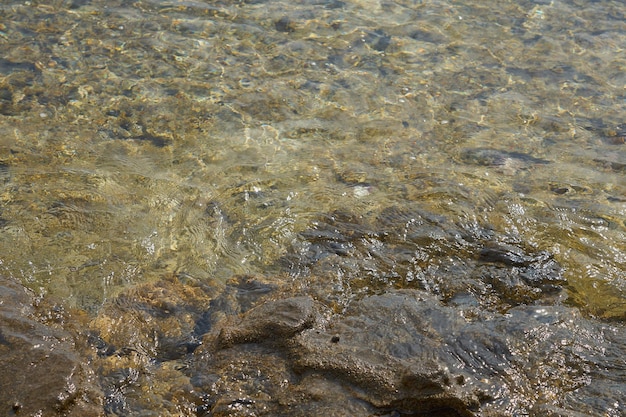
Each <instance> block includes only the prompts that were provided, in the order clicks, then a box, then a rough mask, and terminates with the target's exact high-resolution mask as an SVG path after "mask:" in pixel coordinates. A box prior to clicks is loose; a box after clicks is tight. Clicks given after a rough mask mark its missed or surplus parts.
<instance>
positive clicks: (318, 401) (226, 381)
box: [188, 290, 626, 416]
mask: <svg viewBox="0 0 626 417" xmlns="http://www.w3.org/2000/svg"><path fill="white" fill-rule="evenodd" d="M315 310H317V312H315ZM465 313H466V314H464V311H462V310H459V309H458V308H455V307H449V306H445V305H443V304H442V303H441V302H440V301H439V300H438V299H437V298H436V297H434V296H432V295H430V294H428V293H426V292H423V291H419V290H399V291H391V292H388V293H384V294H381V295H374V296H369V297H365V298H363V299H362V300H360V301H355V302H353V303H352V304H351V306H350V307H349V308H348V309H347V310H346V311H345V313H344V314H342V315H336V316H334V317H332V318H330V319H328V317H329V315H328V314H329V312H328V311H327V310H326V309H324V308H323V307H322V306H321V305H320V304H318V303H315V302H314V301H313V300H312V299H311V298H309V297H292V298H288V299H283V300H278V301H267V302H265V303H262V304H261V305H260V306H258V307H256V308H253V309H251V310H249V311H248V312H247V313H244V314H242V315H240V316H239V318H233V317H231V318H229V319H227V320H224V321H222V322H220V323H218V324H217V325H216V326H215V328H214V329H213V331H212V332H209V333H207V335H205V337H204V345H203V346H201V347H200V348H199V349H198V350H197V351H196V352H194V355H193V358H192V360H191V361H190V368H189V369H188V372H189V373H190V375H192V376H191V382H192V383H193V384H194V386H195V387H196V389H197V390H198V391H200V392H205V393H206V395H205V396H204V397H203V404H202V405H201V406H200V408H199V410H200V415H211V416H213V415H217V416H226V415H232V413H233V412H235V413H236V414H237V415H250V416H252V415H278V414H280V415H292V416H301V415H311V413H313V414H316V415H319V414H323V413H328V414H330V415H335V416H349V415H429V416H474V415H476V416H506V415H512V414H511V413H513V414H520V415H533V416H546V415H547V416H566V415H576V414H577V413H579V412H583V413H584V412H586V413H588V414H589V415H600V414H594V413H595V411H597V410H594V409H590V408H589V403H590V402H594V401H595V402H597V403H598V404H597V406H598V410H601V409H602V410H610V409H611V407H612V406H611V404H612V403H614V404H619V403H620V401H621V400H620V398H621V397H622V396H623V395H624V393H626V390H625V388H624V387H621V386H620V385H619V384H616V382H617V381H619V378H623V377H624V371H623V369H621V368H620V365H619V363H616V362H615V360H616V358H619V356H615V355H613V356H612V359H610V360H607V359H602V358H601V355H602V352H603V350H604V349H605V348H604V347H602V346H604V345H605V344H608V346H611V348H612V349H617V350H622V351H623V350H624V345H623V342H624V340H623V339H624V335H623V334H621V333H620V329H619V328H614V327H609V326H606V327H605V326H597V325H595V324H592V322H590V321H587V320H585V319H584V318H583V317H581V316H580V315H579V313H578V312H577V310H575V309H572V308H569V307H563V306H519V307H515V308H513V309H511V310H510V311H509V312H508V313H507V314H506V315H504V314H498V313H489V312H486V313H484V312H481V311H472V312H471V314H469V313H470V312H469V311H465ZM621 331H623V329H621ZM598 340H601V341H602V342H603V343H602V344H598ZM620 343H621V345H620ZM618 361H619V359H618ZM603 362H605V365H607V366H608V367H607V368H605V369H603V367H601V366H598V364H599V363H603ZM596 379H597V381H596ZM591 381H594V383H593V384H592V383H591ZM599 392H604V398H602V399H594V397H595V396H597V395H598V393H599ZM607 392H608V393H610V395H609V396H608V397H607V395H606V393H607ZM582 410H584V411H582ZM616 412H617V411H616ZM608 415H615V416H617V415H619V414H610V413H609V414H608Z"/></svg>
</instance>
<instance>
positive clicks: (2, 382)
mask: <svg viewBox="0 0 626 417" xmlns="http://www.w3.org/2000/svg"><path fill="white" fill-rule="evenodd" d="M34 304H35V300H34V298H33V296H32V294H30V293H29V292H28V291H27V290H26V289H25V288H24V287H22V286H21V285H20V284H17V283H15V282H13V281H11V280H8V279H5V278H2V277H0V369H1V372H0V414H1V415H5V416H10V415H17V416H38V417H46V416H77V417H78V416H81V417H83V416H84V417H92V416H93V417H95V416H100V415H104V412H103V409H102V393H101V392H100V390H99V389H98V386H97V383H96V382H95V375H94V373H93V371H92V370H91V369H90V368H89V366H88V365H87V364H86V363H85V362H84V360H83V358H81V356H80V355H79V353H78V352H77V350H76V347H75V344H74V339H73V337H72V335H71V334H70V333H68V332H67V331H64V330H62V329H59V328H57V327H55V326H48V325H45V324H43V323H41V322H40V321H39V320H37V319H36V318H35V317H34V316H35V312H34V308H33V305H34Z"/></svg>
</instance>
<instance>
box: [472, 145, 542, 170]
mask: <svg viewBox="0 0 626 417" xmlns="http://www.w3.org/2000/svg"><path fill="white" fill-rule="evenodd" d="M460 159H461V161H463V162H465V163H468V164H472V165H484V166H508V165H514V166H516V167H518V168H523V167H528V166H529V165H531V164H547V163H550V161H548V160H546V159H541V158H536V157H534V156H532V155H529V154H527V153H523V152H509V151H502V150H499V149H493V148H469V149H464V150H463V151H462V152H461V155H460Z"/></svg>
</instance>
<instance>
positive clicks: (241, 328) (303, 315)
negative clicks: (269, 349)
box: [219, 297, 316, 347]
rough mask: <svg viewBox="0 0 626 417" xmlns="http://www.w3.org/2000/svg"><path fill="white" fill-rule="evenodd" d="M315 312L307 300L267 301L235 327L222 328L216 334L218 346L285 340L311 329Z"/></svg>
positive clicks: (296, 298)
mask: <svg viewBox="0 0 626 417" xmlns="http://www.w3.org/2000/svg"><path fill="white" fill-rule="evenodd" d="M315 322H316V311H315V310H314V308H313V299H312V298H311V297H293V298H287V299H285V300H279V301H273V302H268V303H265V304H262V305H260V306H259V307H256V308H253V309H252V310H250V311H248V313H247V314H246V315H245V318H244V320H242V322H241V323H239V324H238V325H236V326H233V327H224V328H222V330H221V332H220V334H219V345H220V346H222V347H227V346H232V345H233V344H239V343H252V342H262V341H270V342H271V341H275V340H276V339H281V340H282V339H285V338H288V337H291V336H293V335H295V334H296V333H299V332H301V331H302V330H304V329H308V328H310V327H312V326H313V325H314V324H315Z"/></svg>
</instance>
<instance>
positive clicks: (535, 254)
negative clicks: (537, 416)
mask: <svg viewBox="0 0 626 417" xmlns="http://www.w3.org/2000/svg"><path fill="white" fill-rule="evenodd" d="M474 3H476V2H471V1H465V0H464V1H456V2H451V1H428V2H426V1H402V0H401V1H393V2H379V1H338V0H328V1H326V0H305V1H301V2H297V3H295V4H292V3H290V2H283V1H276V2H264V1H242V2H229V1H221V2H220V1H211V2H202V1H154V0H153V1H147V0H146V1H133V2H129V1H122V0H120V1H106V2H105V1H83V0H73V1H54V2H41V3H40V2H36V1H30V2H10V1H9V2H4V4H3V5H2V6H0V16H2V18H1V20H0V51H1V52H2V53H1V55H0V186H1V188H0V201H1V212H0V226H1V227H2V232H1V233H0V272H1V273H2V275H3V276H5V277H9V278H12V279H14V280H16V281H18V282H21V283H22V284H23V285H25V286H27V287H29V288H31V289H32V290H33V291H34V292H35V294H37V295H38V296H40V297H42V298H44V299H50V300H54V301H53V302H55V303H56V302H58V303H60V304H62V305H64V306H65V308H72V309H76V310H77V311H83V312H87V313H88V317H91V318H97V317H98V315H99V314H102V312H103V311H105V309H106V307H107V305H108V303H111V302H112V300H115V299H116V296H117V295H118V294H120V293H122V292H124V291H129V290H130V291H132V288H133V287H134V286H136V285H138V284H142V283H151V282H155V281H157V280H159V279H161V278H162V277H163V276H168V275H175V276H178V277H186V278H192V279H194V280H198V281H200V282H204V283H208V284H210V285H211V286H215V287H218V288H221V287H222V286H223V285H224V283H225V282H226V281H227V280H228V279H230V278H231V277H232V276H234V275H241V274H251V275H261V276H276V277H278V276H280V277H283V278H281V279H282V280H283V282H289V283H290V284H289V285H292V286H294V287H297V288H300V289H302V291H309V292H312V293H315V292H316V291H319V292H321V288H324V289H326V288H327V287H326V286H325V284H318V283H317V280H322V281H324V280H331V281H332V282H333V285H332V293H331V294H326V295H325V296H326V297H327V299H324V300H323V301H324V302H327V303H328V304H330V305H332V307H333V308H334V309H335V311H337V312H342V311H343V309H345V308H346V307H347V306H348V305H349V304H350V302H352V301H353V300H356V299H359V298H361V297H364V296H366V295H371V294H379V293H381V292H384V291H386V290H388V289H391V288H419V289H421V290H426V291H429V292H431V293H433V294H436V295H437V296H439V297H440V298H441V299H442V300H444V301H446V302H450V303H452V304H454V303H459V304H463V301H462V300H461V299H462V295H461V292H460V291H458V290H457V286H458V285H465V284H462V283H459V282H462V281H463V280H462V279H458V277H463V276H466V275H468V274H473V273H474V274H475V271H476V270H477V266H476V265H477V262H478V263H480V259H481V258H480V256H481V255H480V254H481V253H482V252H481V251H483V250H484V248H485V247H490V245H492V246H493V245H495V246H497V247H500V245H501V246H503V247H514V248H517V249H515V250H518V249H519V250H520V251H522V252H523V254H521V255H519V256H521V257H522V258H523V260H522V261H515V260H513V261H511V260H510V259H509V258H506V259H505V260H504V262H505V263H507V262H509V263H512V264H513V265H517V266H516V267H519V268H522V269H523V268H526V267H529V266H528V265H533V266H532V267H533V268H534V267H537V265H539V266H538V267H537V268H540V269H541V268H548V269H549V268H552V267H553V266H552V262H554V264H555V265H556V264H558V268H559V272H558V274H553V275H554V276H556V275H558V277H557V278H555V279H554V282H551V283H550V285H553V284H554V285H558V286H560V287H562V289H563V291H562V292H560V293H558V294H557V295H554V294H552V293H550V295H549V301H546V299H544V298H543V297H544V296H545V295H546V293H547V292H546V291H544V292H536V291H534V290H530V289H528V291H527V292H523V291H522V293H519V292H516V293H514V294H513V292H510V293H506V291H504V290H502V286H504V287H506V288H508V287H507V286H506V283H503V281H498V282H496V283H489V284H488V285H487V284H485V285H487V287H489V288H488V289H487V290H484V289H478V288H477V287H475V286H472V285H474V284H471V285H470V287H469V288H471V291H474V292H476V293H480V291H484V292H483V293H481V294H482V295H485V294H487V293H488V294H491V292H493V293H494V294H496V295H495V296H493V297H492V298H490V297H491V295H488V296H485V298H484V299H483V298H481V301H480V304H481V306H483V307H485V308H487V309H492V310H493V311H497V312H499V313H505V312H506V311H507V310H508V309H509V308H511V307H513V306H516V305H519V304H525V303H533V302H537V300H538V299H540V298H541V300H542V302H549V303H557V304H564V305H567V306H572V307H576V308H578V309H579V310H580V312H581V313H582V314H583V315H584V316H586V317H588V318H590V319H592V320H598V321H615V322H617V323H618V324H619V325H621V323H623V320H624V319H625V318H626V272H625V271H626V243H625V242H626V236H625V232H626V221H625V220H624V219H625V218H626V217H625V214H626V179H625V173H626V147H625V144H624V142H625V140H626V119H625V115H626V71H625V70H624V68H625V66H626V58H625V55H624V54H623V49H624V48H625V47H626V23H625V21H626V19H625V18H624V17H625V16H624V10H623V4H621V2H618V1H594V2H590V1H576V0H572V1H553V2H547V1H497V2H496V1H486V2H479V4H474ZM515 250H512V253H515ZM542 254H545V255H542ZM488 256H491V255H488ZM494 256H496V258H497V257H498V256H500V255H494ZM503 256H510V255H503ZM496 261H498V262H500V261H502V259H500V258H497V259H496ZM516 262H518V263H516ZM520 265H521V266H520ZM529 268H530V267H529ZM520 273H521V274H524V273H528V272H527V271H526V272H520ZM548 275H549V276H550V277H553V275H550V274H548ZM320 277H323V278H320ZM455 277H456V278H455ZM542 279H543V278H542ZM550 279H552V278H550ZM544 284H546V283H545V282H542V285H544ZM546 285H547V284H546ZM464 288H465V287H464ZM515 288H517V287H515ZM502 291H504V293H506V296H505V297H501V293H502ZM515 291H517V289H516V290H515ZM524 291H526V290H524ZM533 291H534V292H533ZM319 297H320V298H323V297H324V296H323V295H320V296H319ZM550 297H552V298H550ZM489 300H491V301H489ZM616 360H617V359H616Z"/></svg>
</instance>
